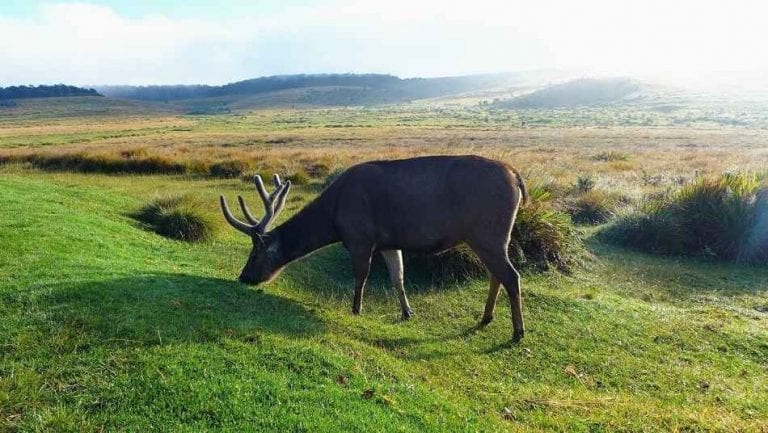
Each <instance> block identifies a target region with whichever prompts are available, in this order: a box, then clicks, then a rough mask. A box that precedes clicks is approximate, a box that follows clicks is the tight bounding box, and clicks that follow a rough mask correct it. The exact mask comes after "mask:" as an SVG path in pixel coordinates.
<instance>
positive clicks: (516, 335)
mask: <svg viewBox="0 0 768 433" xmlns="http://www.w3.org/2000/svg"><path fill="white" fill-rule="evenodd" d="M524 335H525V331H523V330H520V331H515V332H514V334H512V342H513V343H519V342H520V340H522V339H523V336H524Z"/></svg>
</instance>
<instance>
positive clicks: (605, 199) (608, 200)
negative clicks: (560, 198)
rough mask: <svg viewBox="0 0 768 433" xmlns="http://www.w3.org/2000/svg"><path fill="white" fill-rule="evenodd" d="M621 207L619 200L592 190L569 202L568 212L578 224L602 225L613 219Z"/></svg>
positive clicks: (611, 195)
mask: <svg viewBox="0 0 768 433" xmlns="http://www.w3.org/2000/svg"><path fill="white" fill-rule="evenodd" d="M618 207H619V198H618V197H617V196H615V195H613V194H610V193H607V192H605V191H600V190H591V191H588V192H586V193H584V194H581V195H579V196H577V197H574V198H572V199H570V200H568V201H567V202H566V204H565V208H566V211H567V212H568V214H570V215H571V218H572V219H573V222H575V223H577V224H601V223H604V222H606V221H608V220H609V219H611V218H612V217H613V216H614V215H615V214H616V211H617V209H618Z"/></svg>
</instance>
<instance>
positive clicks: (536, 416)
mask: <svg viewBox="0 0 768 433" xmlns="http://www.w3.org/2000/svg"><path fill="white" fill-rule="evenodd" d="M476 102H477V101H471V102H466V101H461V102H460V103H458V102H457V103H446V102H444V101H443V102H440V103H439V104H438V103H428V102H424V103H414V104H404V105H396V106H380V107H369V108H359V107H358V108H333V109H331V108H311V107H294V108H283V109H274V108H270V109H258V110H242V111H238V110H235V111H233V112H222V113H208V114H187V113H188V112H189V107H179V106H176V105H173V104H164V103H153V104H147V103H134V102H127V101H116V100H110V99H108V98H92V97H91V98H69V99H66V100H65V99H53V100H34V101H33V100H29V101H20V102H19V105H18V107H14V108H12V109H3V108H0V203H2V204H1V205H0V431H9V432H16V431H19V432H33V431H62V432H63V431H72V432H80V431H93V432H101V431H189V432H198V431H291V432H303V431H306V432H315V431H328V432H332V431H359V432H367V431H387V432H389V431H436V432H437V431H467V432H470V431H471V432H474V431H513V432H515V431H521V432H522V431H569V432H570V431H582V432H613V431H676V432H698V431H722V432H734V431H744V432H760V431H768V398H766V396H768V270H767V269H766V267H765V266H761V265H745V264H738V263H736V264H734V263H725V262H718V261H715V260H713V259H712V258H707V257H680V256H665V255H651V254H645V253H641V252H637V251H635V250H631V249H628V248H625V247H620V246H616V245H615V244H613V243H609V242H607V241H606V240H605V239H604V237H603V236H601V233H602V232H603V231H604V229H605V228H606V227H609V226H611V224H613V223H614V220H615V219H616V218H620V217H621V216H623V215H625V214H628V213H630V212H632V211H634V210H636V209H640V208H642V207H643V205H644V204H645V203H646V202H648V201H649V200H653V199H654V198H655V197H661V196H667V195H669V194H673V193H674V192H675V191H678V190H679V189H680V188H681V187H684V186H685V185H688V184H690V183H691V182H693V181H694V180H695V179H696V178H698V177H700V176H706V175H719V174H722V173H725V172H733V171H739V172H751V173H762V172H764V171H765V167H766V162H768V130H766V129H764V126H765V125H764V124H763V122H764V120H763V119H764V117H763V116H762V114H759V113H758V114H755V115H752V117H750V119H753V120H752V121H750V123H749V124H748V125H738V124H733V122H731V121H723V120H722V119H731V118H732V117H733V116H731V115H730V114H728V113H720V115H721V117H713V116H710V115H702V114H701V109H698V108H697V109H695V110H694V109H691V110H679V111H674V112H673V113H667V112H663V111H659V110H656V111H654V110H650V109H649V110H639V111H635V110H621V109H609V108H602V109H596V108H595V109H588V110H559V111H558V110H528V111H525V110H523V111H514V110H498V109H493V108H492V107H489V106H488V105H484V104H476ZM697 110H698V111H697ZM737 111H738V110H736V112H737ZM705 114H706V113H705ZM680 119H683V120H680ZM685 119H687V120H685ZM467 153H472V154H480V155H485V156H489V157H493V158H496V159H501V160H504V161H507V162H509V163H511V164H512V165H514V166H515V167H517V168H518V169H519V170H520V171H521V173H522V174H523V176H524V177H525V178H526V180H527V181H528V182H529V185H530V186H531V187H534V188H539V189H545V190H546V191H547V194H548V196H549V195H551V197H552V198H551V200H552V206H553V208H556V209H558V210H561V211H563V212H570V213H571V214H572V215H574V219H575V220H577V221H579V224H578V225H577V231H578V233H579V236H580V238H581V239H582V240H583V243H584V249H585V251H586V252H585V254H584V257H583V260H582V261H581V263H580V264H579V265H578V266H576V267H574V269H573V270H572V271H571V272H570V273H561V272H558V271H555V270H550V271H547V272H533V271H529V272H526V273H524V274H523V278H522V284H523V304H524V315H525V318H526V325H527V331H528V332H527V334H526V338H525V339H524V340H523V341H522V342H521V343H520V344H517V345H512V344H510V343H509V339H510V336H511V323H510V320H509V318H508V313H507V312H508V307H507V302H506V295H505V294H502V295H501V299H500V301H499V306H498V310H497V315H496V316H497V317H496V320H495V321H494V322H493V323H491V324H490V325H489V326H488V327H487V328H485V329H478V328H477V327H476V325H477V323H478V321H479V319H480V316H481V314H482V309H483V306H484V301H485V296H486V291H487V284H488V283H487V281H486V279H485V278H472V279H469V280H466V281H464V280H461V281H447V282H443V283H442V284H435V283H433V282H431V281H426V280H425V279H423V278H419V277H418V275H414V273H411V274H409V271H408V269H407V268H406V290H407V291H408V294H409V298H410V301H411V306H412V307H413V309H414V312H415V314H414V317H413V318H412V319H411V320H410V321H407V322H402V321H400V320H399V314H400V312H399V309H398V304H397V295H396V294H395V293H394V291H393V290H392V289H391V288H390V286H389V283H388V279H387V275H386V272H385V271H384V267H383V266H382V264H381V263H377V264H375V266H374V272H373V275H372V278H371V280H370V282H369V286H368V289H367V290H366V294H365V300H364V312H363V314H362V315H361V316H353V315H352V314H351V313H350V306H351V298H352V283H353V281H352V276H351V272H350V270H349V263H348V257H347V253H346V251H344V249H343V248H342V247H341V246H339V245H335V246H331V247H328V248H326V249H323V250H321V251H319V252H317V253H316V254H313V255H311V256H310V257H308V258H305V259H303V260H301V261H299V262H296V263H294V264H292V265H290V266H289V267H288V268H287V269H286V270H285V271H284V272H283V273H282V275H281V276H280V277H279V278H277V279H276V280H275V281H273V282H271V283H269V284H266V285H264V286H260V287H250V286H246V285H243V284H240V283H238V282H237V281H236V276H237V275H238V272H239V271H240V268H241V267H242V265H243V264H244V263H245V260H246V258H247V254H248V251H249V248H250V240H248V239H247V238H245V237H244V236H243V235H241V234H239V233H238V232H236V231H235V230H232V229H231V228H230V227H229V226H227V225H226V223H225V222H224V221H223V218H218V215H216V217H217V218H216V219H215V221H216V223H215V224H216V225H215V227H214V232H213V235H212V236H210V237H208V239H207V240H205V241H203V242H198V243H188V242H183V241H177V240H172V239H168V238H166V237H163V236H160V235H158V234H156V233H154V232H152V231H151V230H148V229H147V227H146V226H145V225H144V224H143V223H140V222H138V221H137V220H136V219H135V217H134V215H135V214H136V212H137V211H139V210H140V209H142V207H143V206H145V205H147V203H150V202H152V200H155V199H157V198H158V197H162V196H165V195H168V194H178V195H183V194H187V195H190V196H194V197H196V199H198V200H199V201H200V202H201V203H204V207H205V211H207V212H209V213H211V214H216V213H217V212H218V203H217V197H218V195H219V194H224V195H225V196H227V198H228V199H229V200H230V203H233V202H234V199H235V197H236V195H237V194H242V195H245V196H246V197H247V198H249V199H250V201H251V202H252V206H251V208H252V209H259V208H260V206H258V201H257V198H256V195H255V194H254V191H253V188H252V185H251V184H250V183H249V182H248V180H249V179H250V177H251V175H253V174H262V175H270V174H271V173H272V172H278V173H280V174H283V175H285V176H287V177H289V178H291V179H293V180H294V183H295V184H296V186H295V187H294V189H293V190H292V192H291V196H289V198H288V202H287V205H286V209H285V211H284V212H283V215H281V217H280V219H281V220H284V219H285V218H288V217H289V216H290V215H291V214H293V213H295V212H297V211H298V210H299V209H300V208H301V207H302V206H303V205H305V204H306V203H307V202H309V201H310V200H312V198H313V197H314V196H316V194H317V193H318V192H319V191H320V190H321V188H322V185H323V183H324V182H325V181H326V178H327V177H329V176H332V175H333V174H334V173H336V172H338V170H341V169H343V168H345V167H348V166H349V165H351V164H354V163H356V162H359V161H364V160H370V159H383V158H401V157H408V156H414V155H425V154H467ZM605 197H609V198H610V200H608V199H605ZM595 202H598V203H597V204H595ZM604 202H605V203H608V202H609V203H610V209H608V210H607V211H606V212H605V213H599V212H597V211H594V210H591V209H592V208H593V207H595V206H602V205H603V203H604ZM587 206H590V208H589V210H590V211H591V212H592V213H591V214H589V215H592V214H599V216H600V218H591V217H590V216H589V215H587V216H584V219H581V217H576V215H582V214H577V213H575V212H574V211H573V209H574V207H576V208H578V209H579V210H582V211H584V209H585V208H586V207H587ZM502 292H503V291H502Z"/></svg>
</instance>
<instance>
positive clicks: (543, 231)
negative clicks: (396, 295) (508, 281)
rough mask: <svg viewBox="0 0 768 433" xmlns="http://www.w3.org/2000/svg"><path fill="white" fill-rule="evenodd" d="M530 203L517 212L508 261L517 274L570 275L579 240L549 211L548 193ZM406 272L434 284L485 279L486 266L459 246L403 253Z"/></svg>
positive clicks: (534, 194) (538, 192) (564, 219)
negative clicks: (434, 252) (436, 251)
mask: <svg viewBox="0 0 768 433" xmlns="http://www.w3.org/2000/svg"><path fill="white" fill-rule="evenodd" d="M529 194H530V196H531V203H529V204H528V205H527V206H523V207H521V208H520V211H519V212H518V214H517V219H516V221H515V225H514V227H513V229H512V241H511V242H510V245H509V258H510V260H511V261H512V263H513V264H514V265H515V267H516V268H517V269H518V270H527V271H537V272H541V271H546V270H549V269H551V268H555V269H557V270H559V271H561V272H569V271H570V270H571V269H572V267H573V266H574V265H575V264H577V262H578V261H579V257H580V256H581V255H582V252H583V248H582V245H581V239H580V238H579V236H578V234H577V233H576V230H575V229H574V227H573V223H572V222H571V219H570V217H569V216H568V215H567V214H564V213H562V212H559V211H556V210H554V209H552V207H551V201H550V198H551V196H550V193H549V192H547V191H546V190H544V189H533V188H532V189H531V190H530V191H529ZM404 256H405V261H406V265H405V266H406V267H407V269H412V270H414V271H415V272H418V273H421V274H422V275H426V276H427V277H429V278H430V279H431V280H432V281H433V282H446V281H457V280H464V279H468V278H473V277H478V276H483V275H486V269H485V266H484V265H483V264H482V262H481V261H480V259H479V258H477V256H476V255H475V253H474V252H472V250H471V249H470V248H469V247H467V246H466V245H460V246H458V247H456V248H454V249H451V250H448V251H446V252H443V253H440V254H437V255H429V254H422V253H411V252H407V251H406V252H405V254H404Z"/></svg>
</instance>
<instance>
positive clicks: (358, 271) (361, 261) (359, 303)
mask: <svg viewBox="0 0 768 433" xmlns="http://www.w3.org/2000/svg"><path fill="white" fill-rule="evenodd" d="M372 250H373V248H370V247H369V248H354V249H350V250H349V252H350V254H351V255H352V274H353V275H354V276H355V298H354V300H353V301H352V314H360V312H361V311H362V310H363V290H364V289H365V282H366V280H368V273H369V272H370V269H371V251H372Z"/></svg>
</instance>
